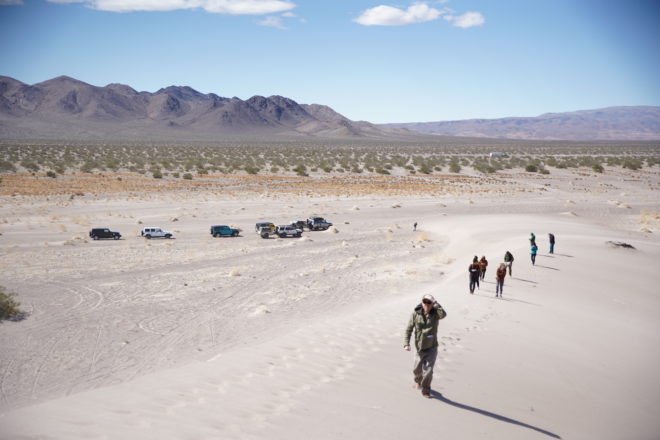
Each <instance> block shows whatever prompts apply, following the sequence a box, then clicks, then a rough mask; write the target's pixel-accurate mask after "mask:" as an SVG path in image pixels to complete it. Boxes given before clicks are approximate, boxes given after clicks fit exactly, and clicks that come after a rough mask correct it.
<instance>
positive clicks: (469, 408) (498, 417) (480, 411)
mask: <svg viewBox="0 0 660 440" xmlns="http://www.w3.org/2000/svg"><path fill="white" fill-rule="evenodd" d="M431 397H432V398H433V399H437V400H439V401H441V402H444V403H446V404H447V405H451V406H454V407H456V408H460V409H464V410H466V411H472V412H474V413H477V414H481V415H482V416H486V417H491V418H493V419H495V420H499V421H501V422H506V423H511V424H513V425H518V426H522V427H523V428H527V429H531V430H533V431H536V432H540V433H541V434H545V435H547V436H549V437H552V438H558V439H560V438H561V436H559V435H557V434H555V433H552V432H550V431H546V430H545V429H541V428H537V427H536V426H532V425H529V424H527V423H523V422H519V421H518V420H514V419H510V418H508V417H504V416H501V415H499V414H495V413H492V412H490V411H486V410H483V409H479V408H475V407H473V406H469V405H465V404H463V403H458V402H454V401H453V400H450V399H448V398H446V397H445V396H443V395H442V394H441V393H439V392H437V391H434V390H431Z"/></svg>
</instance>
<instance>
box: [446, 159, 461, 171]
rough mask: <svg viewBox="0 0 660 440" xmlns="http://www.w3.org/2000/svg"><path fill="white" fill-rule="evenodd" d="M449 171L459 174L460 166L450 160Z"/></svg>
mask: <svg viewBox="0 0 660 440" xmlns="http://www.w3.org/2000/svg"><path fill="white" fill-rule="evenodd" d="M449 171H450V172H452V173H460V172H461V166H460V165H459V164H458V162H457V161H455V160H452V161H451V162H450V163H449Z"/></svg>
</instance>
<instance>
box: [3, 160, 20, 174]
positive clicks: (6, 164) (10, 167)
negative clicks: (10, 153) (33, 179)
mask: <svg viewBox="0 0 660 440" xmlns="http://www.w3.org/2000/svg"><path fill="white" fill-rule="evenodd" d="M3 171H16V167H15V166H14V164H13V163H11V162H9V161H6V160H0V172H3Z"/></svg>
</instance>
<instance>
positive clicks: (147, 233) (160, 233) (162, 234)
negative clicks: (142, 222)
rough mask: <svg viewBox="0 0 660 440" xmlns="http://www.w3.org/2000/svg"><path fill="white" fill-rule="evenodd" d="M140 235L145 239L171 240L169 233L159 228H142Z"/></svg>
mask: <svg viewBox="0 0 660 440" xmlns="http://www.w3.org/2000/svg"><path fill="white" fill-rule="evenodd" d="M140 234H141V235H142V236H143V237H145V238H172V233H171V232H167V231H164V230H163V229H161V228H154V227H148V228H142V232H141V233H140Z"/></svg>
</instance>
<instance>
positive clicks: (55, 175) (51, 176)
mask: <svg viewBox="0 0 660 440" xmlns="http://www.w3.org/2000/svg"><path fill="white" fill-rule="evenodd" d="M46 176H48V177H50V178H52V179H55V178H56V177H57V174H56V173H55V172H54V171H47V172H46Z"/></svg>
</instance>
